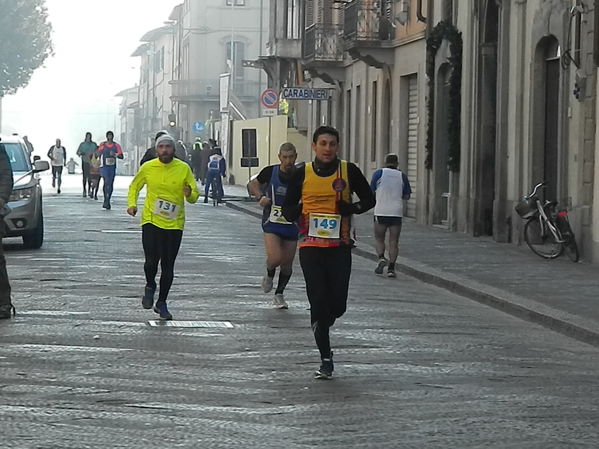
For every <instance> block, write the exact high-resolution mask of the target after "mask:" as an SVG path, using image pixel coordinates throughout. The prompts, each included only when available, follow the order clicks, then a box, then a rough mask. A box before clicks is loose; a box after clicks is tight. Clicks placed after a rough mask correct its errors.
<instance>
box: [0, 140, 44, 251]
mask: <svg viewBox="0 0 599 449" xmlns="http://www.w3.org/2000/svg"><path fill="white" fill-rule="evenodd" d="M0 143H2V144H3V145H4V148H5V149H6V154H7V155H8V160H9V161H10V164H11V166H12V172H13V180H14V186H13V191H12V194H11V195H10V199H9V201H8V204H7V206H8V208H9V209H10V212H9V213H8V214H7V215H6V216H5V217H4V221H5V222H6V236H7V237H22V238H23V244H24V245H25V247H26V248H39V247H41V246H42V243H43V242H44V214H43V212H42V187H41V186H40V180H39V178H38V176H37V175H36V174H37V173H39V172H42V171H45V170H48V169H49V168H50V165H49V164H48V162H47V161H40V160H38V161H35V162H34V163H32V162H31V161H30V160H29V152H28V151H27V146H26V145H25V142H23V139H21V138H20V137H19V136H15V135H13V136H0Z"/></svg>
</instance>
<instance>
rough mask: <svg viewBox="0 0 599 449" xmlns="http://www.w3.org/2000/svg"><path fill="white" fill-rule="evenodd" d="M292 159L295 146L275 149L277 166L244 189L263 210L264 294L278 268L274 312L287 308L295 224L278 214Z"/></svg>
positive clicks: (264, 171) (267, 290)
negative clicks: (287, 290)
mask: <svg viewBox="0 0 599 449" xmlns="http://www.w3.org/2000/svg"><path fill="white" fill-rule="evenodd" d="M296 159H297V151H296V149H295V146H294V145H293V144H292V143H289V142H286V143H284V144H283V145H281V147H280V148H279V161H281V163H280V165H271V166H269V167H265V168H263V169H262V171H260V173H259V174H258V176H257V177H256V178H255V179H253V180H252V181H250V183H249V186H248V188H249V190H250V192H251V193H252V195H254V196H255V197H256V198H259V200H258V201H259V203H260V206H261V207H262V208H263V213H262V230H263V231H264V249H265V250H266V274H265V275H264V277H263V278H262V289H263V290H264V293H269V292H270V291H271V290H272V287H273V281H274V277H275V271H276V269H277V267H280V271H279V281H278V283H277V289H276V290H275V296H274V298H273V307H275V308H277V309H287V308H288V305H287V303H286V302H285V297H284V296H283V292H284V291H285V287H286V286H287V284H288V282H289V279H291V273H292V268H293V259H294V258H295V251H296V247H297V237H298V228H297V225H296V224H295V223H293V222H289V221H287V220H286V219H285V217H283V215H282V213H281V207H282V206H283V202H284V201H285V196H286V195H287V183H288V182H289V176H290V175H291V173H292V172H293V169H294V167H295V161H296Z"/></svg>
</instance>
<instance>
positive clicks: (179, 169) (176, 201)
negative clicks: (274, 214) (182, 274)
mask: <svg viewBox="0 0 599 449" xmlns="http://www.w3.org/2000/svg"><path fill="white" fill-rule="evenodd" d="M156 153H157V155H158V157H157V158H156V159H152V160H150V161H148V162H146V163H144V164H143V165H142V166H141V167H140V169H139V171H138V172H137V174H136V175H135V178H133V181H131V185H130V186H129V194H128V197H127V203H128V209H127V213H128V214H129V215H131V216H135V215H136V214H137V199H138V197H139V192H140V190H141V189H142V188H143V186H144V185H145V186H146V199H145V202H144V208H143V212H142V215H141V228H142V237H141V238H142V244H143V249H144V254H145V259H146V260H145V264H144V272H145V275H146V287H145V291H144V296H143V299H142V306H143V308H144V309H151V308H152V306H154V312H156V313H158V314H159V315H160V318H162V319H164V320H171V319H172V318H173V316H172V315H171V313H170V312H169V310H168V308H167V306H166V299H167V296H168V292H169V290H170V288H171V285H172V283H173V277H174V267H175V259H176V258H177V254H178V252H179V247H180V245H181V238H182V237H183V227H184V225H185V201H187V202H188V203H195V202H196V201H197V200H198V196H199V195H200V193H199V192H198V188H197V185H196V181H195V179H194V177H193V174H192V173H191V168H189V165H187V164H186V163H185V162H182V161H180V160H179V159H175V158H174V157H175V140H174V139H173V138H172V137H171V136H170V135H168V134H164V135H162V136H159V137H158V138H157V139H156ZM159 262H160V267H161V270H162V271H161V274H160V293H159V295H158V301H156V304H154V293H155V292H156V280H155V278H156V273H157V272H158V263H159Z"/></svg>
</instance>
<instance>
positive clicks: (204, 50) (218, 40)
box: [169, 0, 268, 142]
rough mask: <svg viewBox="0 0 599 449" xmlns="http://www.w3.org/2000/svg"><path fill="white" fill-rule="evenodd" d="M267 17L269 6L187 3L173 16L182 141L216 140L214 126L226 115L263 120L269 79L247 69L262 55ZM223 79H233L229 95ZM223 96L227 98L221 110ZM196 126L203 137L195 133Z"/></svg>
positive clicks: (255, 0) (245, 0)
mask: <svg viewBox="0 0 599 449" xmlns="http://www.w3.org/2000/svg"><path fill="white" fill-rule="evenodd" d="M267 14H268V2H267V1H265V0H185V1H184V2H183V3H182V4H180V5H178V6H176V7H175V8H174V10H173V11H172V13H171V15H170V17H169V19H170V20H171V21H172V26H173V29H174V32H175V35H174V37H175V39H174V41H175V46H174V54H175V58H174V61H173V74H174V76H173V78H172V80H171V81H170V83H171V86H172V94H171V99H172V102H173V107H174V110H175V113H176V116H177V120H178V127H179V128H180V130H181V138H182V139H183V140H184V141H187V142H191V141H193V140H194V139H195V138H196V137H201V138H208V137H214V136H215V135H216V133H217V130H216V129H215V128H214V123H215V122H218V121H220V120H221V118H223V117H221V113H223V112H227V113H229V112H230V113H231V117H232V118H235V119H247V118H257V117H258V116H259V110H260V109H259V97H260V93H261V92H262V90H263V88H264V87H265V85H266V77H265V76H264V75H263V73H262V72H261V71H260V70H255V69H252V68H248V67H246V64H245V63H244V61H251V60H257V59H258V56H259V55H260V54H261V53H262V52H263V48H264V46H265V43H266V39H267V37H268V18H267ZM224 73H229V74H230V77H229V81H228V83H227V86H226V89H225V90H226V91H227V92H228V93H227V92H223V85H222V83H221V80H220V78H221V74H224ZM225 96H226V97H228V98H227V99H225V101H224V104H221V99H222V98H223V97H225ZM226 100H228V101H226ZM224 119H225V120H227V119H228V116H227V117H225V118H224ZM198 122H199V123H201V124H202V125H203V129H204V131H203V132H199V129H197V128H196V129H194V124H195V123H198ZM200 129H201V128H200Z"/></svg>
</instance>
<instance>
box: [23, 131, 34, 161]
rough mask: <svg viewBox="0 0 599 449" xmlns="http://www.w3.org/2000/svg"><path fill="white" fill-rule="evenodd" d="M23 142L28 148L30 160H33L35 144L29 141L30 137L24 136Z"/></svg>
mask: <svg viewBox="0 0 599 449" xmlns="http://www.w3.org/2000/svg"><path fill="white" fill-rule="evenodd" d="M23 142H25V146H26V147H27V152H28V153H29V160H30V161H31V160H33V151H34V150H33V144H32V143H31V142H30V141H29V137H27V136H23Z"/></svg>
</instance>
